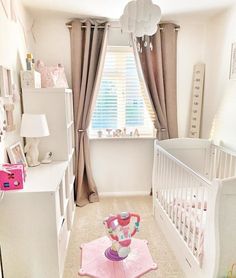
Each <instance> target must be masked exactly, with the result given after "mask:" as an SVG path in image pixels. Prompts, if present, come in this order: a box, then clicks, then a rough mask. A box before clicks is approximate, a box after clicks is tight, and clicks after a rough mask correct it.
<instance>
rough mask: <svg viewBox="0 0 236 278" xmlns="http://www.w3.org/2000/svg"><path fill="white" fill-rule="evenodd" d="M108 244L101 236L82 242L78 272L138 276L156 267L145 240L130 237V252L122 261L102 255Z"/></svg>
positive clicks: (112, 276)
mask: <svg viewBox="0 0 236 278" xmlns="http://www.w3.org/2000/svg"><path fill="white" fill-rule="evenodd" d="M110 244H111V241H110V239H109V238H108V237H101V238H98V239H96V240H94V241H91V242H89V243H86V244H83V245H82V246H81V248H82V263H81V268H80V271H79V274H80V275H82V276H85V275H87V276H89V277H94V278H138V277H141V276H142V275H144V274H145V273H147V272H149V271H151V270H155V269H157V265H156V264H155V263H154V262H153V260H152V257H151V254H150V252H149V250H148V247H147V241H146V240H141V239H135V238H134V239H132V242H131V246H130V248H131V252H130V254H129V256H128V257H127V258H126V259H124V260H122V261H111V260H109V259H108V258H106V257H105V256H104V250H107V248H109V246H110Z"/></svg>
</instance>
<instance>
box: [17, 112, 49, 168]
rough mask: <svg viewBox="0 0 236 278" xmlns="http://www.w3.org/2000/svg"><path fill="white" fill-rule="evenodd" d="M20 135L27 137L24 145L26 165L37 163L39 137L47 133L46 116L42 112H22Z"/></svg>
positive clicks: (31, 165)
mask: <svg viewBox="0 0 236 278" xmlns="http://www.w3.org/2000/svg"><path fill="white" fill-rule="evenodd" d="M20 135H21V136H22V137H26V138H28V139H27V143H26V145H25V152H26V159H27V162H28V166H30V167H34V166H37V165H39V164H40V162H39V161H38V158H39V150H38V145H39V138H40V137H45V136H48V135H49V130H48V124H47V119H46V116H45V115H44V114H23V115H22V121H21V130H20Z"/></svg>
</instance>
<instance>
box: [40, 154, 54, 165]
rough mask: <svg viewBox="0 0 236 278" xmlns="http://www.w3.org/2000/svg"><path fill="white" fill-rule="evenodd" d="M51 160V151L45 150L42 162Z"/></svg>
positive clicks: (46, 162)
mask: <svg viewBox="0 0 236 278" xmlns="http://www.w3.org/2000/svg"><path fill="white" fill-rule="evenodd" d="M51 162H52V152H47V153H46V154H45V156H44V159H43V160H42V161H41V163H43V164H49V163H51Z"/></svg>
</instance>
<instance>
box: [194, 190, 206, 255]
mask: <svg viewBox="0 0 236 278" xmlns="http://www.w3.org/2000/svg"><path fill="white" fill-rule="evenodd" d="M205 191H206V188H205V187H204V186H202V192H201V193H202V194H201V207H200V208H199V209H200V216H199V227H198V241H197V254H196V255H197V258H198V257H199V256H200V255H201V252H202V249H203V246H202V244H203V242H202V240H203V238H202V231H203V216H204V213H205V211H204V208H205Z"/></svg>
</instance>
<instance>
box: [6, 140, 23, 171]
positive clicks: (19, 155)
mask: <svg viewBox="0 0 236 278" xmlns="http://www.w3.org/2000/svg"><path fill="white" fill-rule="evenodd" d="M7 152H8V155H9V158H10V162H11V163H22V164H24V166H25V167H27V161H26V158H25V154H24V151H23V148H22V145H21V143H20V142H17V143H15V144H13V145H11V146H10V147H8V149H7Z"/></svg>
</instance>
